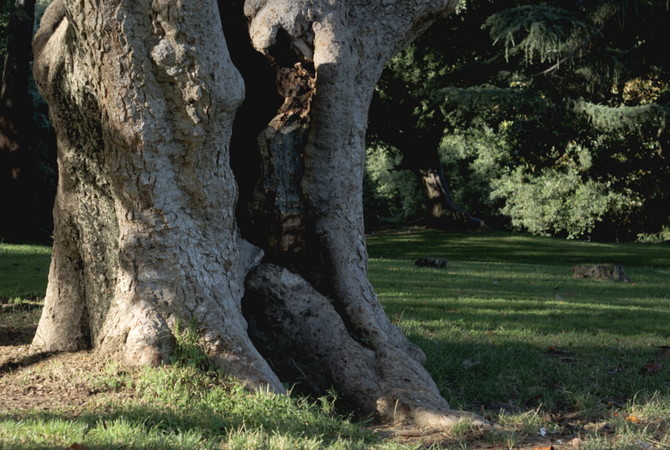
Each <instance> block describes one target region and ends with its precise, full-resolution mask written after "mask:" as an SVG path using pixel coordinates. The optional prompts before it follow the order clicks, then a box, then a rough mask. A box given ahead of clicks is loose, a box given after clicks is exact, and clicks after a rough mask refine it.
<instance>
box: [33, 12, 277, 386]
mask: <svg viewBox="0 0 670 450" xmlns="http://www.w3.org/2000/svg"><path fill="white" fill-rule="evenodd" d="M177 3H179V2H168V1H164V2H162V1H149V0H146V1H138V0H133V1H128V2H122V1H117V2H113V1H108V2H105V1H100V2H95V1H87V2H78V1H68V0H65V1H61V0H56V1H54V2H53V3H52V4H51V6H50V7H49V9H48V11H47V13H46V14H45V17H44V19H43V21H42V23H41V27H40V31H39V33H38V35H37V36H36V38H35V43H34V48H35V54H36V63H35V68H34V70H35V76H36V79H37V81H38V84H39V86H40V89H41V91H42V92H43V93H44V94H45V97H46V98H47V100H48V101H49V105H50V115H51V118H52V121H53V123H54V126H55V128H56V130H57V138H58V147H59V155H58V158H59V170H60V173H59V175H60V180H59V187H58V195H57V205H56V209H55V221H56V225H55V230H54V235H55V243H54V256H53V261H52V266H51V272H50V277H49V287H48V292H47V296H46V300H45V308H44V312H43V314H42V318H41V321H40V324H39V327H38V330H37V334H36V336H35V340H34V344H35V345H38V346H40V347H43V348H45V349H48V350H74V349H77V348H81V347H83V346H85V345H93V346H95V347H101V348H108V349H114V348H121V349H123V351H124V353H125V356H126V358H127V359H128V360H130V361H132V362H136V363H139V364H159V363H161V362H167V361H168V358H169V355H170V351H171V347H172V345H173V337H172V333H171V330H172V329H173V328H174V327H175V325H176V324H177V323H179V322H181V323H186V324H188V323H191V322H196V323H197V324H198V326H199V328H200V331H201V333H202V336H203V341H204V343H205V345H206V347H207V349H208V351H209V353H210V355H211V357H212V359H213V360H214V361H216V362H217V363H218V364H219V365H220V366H221V367H222V368H224V369H225V370H226V371H229V372H230V373H232V374H234V375H236V376H238V377H239V378H241V379H244V380H245V381H247V382H248V383H249V384H250V385H254V386H258V385H269V386H271V387H272V388H273V389H275V390H277V391H282V390H283V387H282V385H281V383H280V381H279V379H278V378H277V377H276V375H275V374H274V373H273V372H272V370H271V369H270V368H269V366H268V364H267V363H266V362H265V360H264V359H263V358H262V357H261V356H260V355H259V354H258V352H257V351H256V349H255V347H254V346H253V344H252V343H251V341H250V340H249V338H248V335H247V331H246V328H247V325H246V322H245V321H244V319H243V317H242V314H241V305H240V300H241V297H242V292H243V283H244V277H245V275H246V272H247V271H248V269H249V267H250V266H251V265H253V264H256V263H257V262H258V261H257V260H258V259H259V256H260V251H256V250H254V248H253V247H252V246H251V245H250V244H247V243H244V242H243V241H241V240H239V238H238V235H237V230H236V227H235V217H234V205H235V199H236V187H235V181H234V178H233V175H232V172H231V170H230V166H229V163H228V143H229V140H230V133H231V130H232V121H233V117H234V112H235V109H236V107H237V105H238V104H239V103H240V102H241V100H242V98H243V95H244V87H243V84H242V80H241V78H240V76H239V73H238V72H237V70H236V69H235V68H234V67H233V65H232V64H231V62H230V59H229V56H228V51H227V48H226V45H225V39H224V37H223V31H222V27H221V22H220V20H219V15H218V9H217V8H216V3H214V2H206V1H198V2H190V3H189V5H191V6H189V8H188V9H186V8H184V7H183V6H180V5H178V4H177ZM240 244H241V245H240ZM254 253H255V256H254Z"/></svg>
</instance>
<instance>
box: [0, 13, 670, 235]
mask: <svg viewBox="0 0 670 450" xmlns="http://www.w3.org/2000/svg"><path fill="white" fill-rule="evenodd" d="M240 3H241V2H240V1H239V0H235V1H231V2H219V6H220V8H221V10H222V11H223V14H222V18H223V20H224V21H227V22H228V25H226V29H227V31H226V32H227V33H228V34H229V33H234V34H235V36H237V38H238V39H242V38H244V36H245V34H246V33H247V31H246V29H245V28H246V27H245V26H244V24H243V22H242V23H233V21H231V20H230V18H231V17H233V15H230V14H228V12H230V11H233V10H235V9H239V8H240V6H239V5H240ZM0 12H1V17H0V21H1V22H2V35H1V36H0V41H1V44H2V46H1V48H2V50H1V53H2V55H1V56H2V60H3V69H2V78H1V81H2V103H1V104H0V136H1V138H0V192H2V193H3V206H2V210H3V211H4V213H3V218H2V220H1V221H0V237H2V239H5V240H8V239H9V240H32V241H42V242H46V241H48V240H49V239H50V235H51V227H52V221H51V205H52V203H53V196H54V194H55V178H56V170H55V144H54V141H53V136H52V133H51V130H50V128H49V124H48V123H47V121H46V106H45V105H44V103H43V101H42V100H41V99H39V98H36V92H35V90H34V88H33V87H32V80H31V77H30V75H29V70H30V60H31V57H32V54H31V51H30V35H31V33H32V16H33V13H34V0H28V1H2V2H0ZM40 13H41V12H40V11H38V15H39V14H40ZM669 18H670V17H669V15H668V7H667V4H666V3H665V2H662V1H636V2H625V1H621V2H605V1H596V2H578V3H574V2H560V1H555V2H543V3H541V4H537V3H535V2H524V1H503V2H493V1H484V0H482V1H469V2H465V3H464V8H463V9H462V10H461V11H460V12H459V14H458V15H455V16H453V17H451V18H449V19H446V20H442V21H439V22H438V23H436V24H435V25H433V26H432V27H431V28H430V29H429V30H428V32H426V33H424V34H423V35H422V36H421V37H420V38H419V39H418V40H417V41H416V42H415V43H414V44H413V45H412V46H411V47H409V48H408V49H407V50H405V51H404V52H403V53H402V54H400V55H398V56H397V57H395V58H394V59H393V60H392V61H391V62H390V63H389V65H388V67H387V69H386V71H385V73H384V75H383V77H382V79H381V80H380V83H379V86H378V89H377V91H376V96H375V99H374V101H373V104H372V109H371V114H370V125H369V130H368V131H369V133H368V134H369V142H370V145H371V146H372V147H377V148H378V149H380V150H378V151H377V153H376V155H377V157H378V158H382V159H389V158H390V159H389V161H396V162H395V163H387V165H388V164H390V167H392V171H393V173H391V175H389V177H390V178H391V179H390V180H381V181H380V180H379V179H372V178H371V175H370V173H368V175H367V176H366V190H365V194H366V224H367V227H368V228H369V229H374V228H376V227H379V226H384V225H388V224H392V225H399V224H402V223H408V222H413V223H414V222H416V221H417V220H421V223H425V224H427V225H429V226H438V227H443V228H451V229H454V228H470V229H478V228H479V226H480V224H481V222H480V219H481V220H483V221H485V223H486V224H487V225H489V226H492V227H493V228H509V227H513V228H517V229H521V230H527V231H530V232H532V233H536V234H552V235H557V236H570V237H577V238H579V237H589V238H593V239H600V240H614V239H616V240H629V239H634V238H635V237H636V236H637V235H638V234H639V233H648V234H650V233H651V234H653V233H658V232H660V231H662V230H664V229H666V230H667V227H668V224H669V222H670V218H669V217H670V206H669V203H670V200H669V198H668V187H667V183H666V181H665V180H666V179H667V178H668V173H669V172H670V163H669V162H668V155H667V153H668V151H667V147H668V131H667V127H666V124H665V121H666V117H667V111H668V103H669V101H670V100H669V98H670V94H669V93H668V92H669V88H668V79H669V76H668V68H669V67H670V63H669V62H668V58H669V55H668V54H667V52H665V51H662V50H660V49H659V47H658V43H659V42H667V41H668V40H669V39H670V36H669V33H670V32H669V31H668V27H667V26H666V24H667V22H668V19H669ZM280 39H281V37H280ZM279 47H281V46H277V48H279ZM250 49H251V46H250V45H249V46H248V49H247V50H246V51H245V52H242V53H240V52H241V50H240V49H238V48H237V47H231V53H232V57H233V59H234V60H235V63H236V65H237V66H238V68H239V70H240V71H241V72H242V73H243V74H244V77H245V80H247V83H254V80H258V79H263V78H264V79H265V80H266V81H267V80H269V79H272V78H274V75H273V73H272V69H271V67H270V65H269V64H268V63H267V61H266V60H265V58H264V57H263V56H262V55H260V54H257V53H256V54H254V52H252V51H249V50H250ZM273 58H274V61H275V64H276V65H277V66H281V67H285V68H286V70H290V68H291V67H292V64H293V63H294V62H296V57H295V55H293V54H292V52H284V53H283V54H278V55H273ZM255 85H257V86H266V87H267V86H270V85H271V83H268V82H264V83H255ZM246 95H247V98H246V100H245V102H244V103H243V104H242V106H241V108H240V109H239V110H238V113H237V117H236V122H237V123H238V124H240V125H237V126H236V130H238V131H236V132H235V133H234V134H233V145H232V147H233V148H245V149H246V150H245V151H244V152H234V153H233V154H231V159H232V165H233V168H235V167H241V165H244V166H245V167H246V168H245V170H246V171H247V172H246V173H245V176H244V177H238V183H239V185H240V199H239V202H238V209H239V211H240V212H241V214H240V217H241V218H242V219H241V220H245V219H244V217H245V216H247V217H248V216H249V215H248V214H244V211H243V210H244V209H245V208H248V207H249V205H253V204H254V200H253V197H254V189H255V187H254V185H255V178H256V177H257V176H258V175H259V174H260V171H262V170H267V168H266V169H262V168H261V167H260V165H259V164H258V162H259V161H260V158H259V155H258V149H257V146H256V136H257V135H258V133H259V132H260V131H262V130H259V129H253V128H250V127H246V126H242V125H241V124H243V123H248V121H247V120H246V118H247V117H249V116H254V115H258V114H260V115H265V116H266V117H269V118H271V117H272V114H273V112H274V111H276V108H277V106H278V105H280V104H281V101H282V100H281V98H280V97H279V95H278V94H277V93H276V91H275V92H272V91H271V89H268V90H267V91H263V89H258V88H253V89H248V90H247V94H246ZM296 138H299V137H296ZM382 154H386V155H388V156H381V157H380V156H379V155H382ZM398 157H399V158H400V159H397V158H398ZM250 167H257V172H256V173H255V174H252V173H250V172H249V170H250V169H249V168H250ZM379 170H381V169H379ZM236 171H239V169H237V170H236ZM403 171H409V172H411V173H413V174H414V175H413V176H414V177H415V181H413V182H411V183H408V179H407V178H405V179H404V181H403V183H404V184H400V183H397V182H396V181H394V178H393V177H396V176H400V173H401V172H403ZM373 177H374V174H373ZM554 185H558V186H560V188H555V189H553V188H551V186H554ZM380 189H381V190H384V192H383V193H382V194H380V192H381V191H380ZM552 189H553V190H552ZM389 192H396V194H395V196H394V195H391V194H389ZM407 198H410V199H413V200H412V201H413V202H414V203H412V202H409V203H411V204H409V203H408V201H407V200H406V199H407ZM403 202H404V204H403ZM28 205H29V207H27V206H28ZM252 207H253V206H252ZM262 207H263V206H262V205H256V206H255V208H256V209H258V208H262ZM403 208H404V211H401V212H398V211H399V210H401V209H403ZM475 216H476V217H475ZM243 229H245V230H249V232H250V233H256V234H257V235H259V236H262V235H263V234H264V233H265V231H264V230H263V227H262V224H260V223H258V222H256V223H252V221H251V219H248V220H247V223H246V225H245V226H244V227H243ZM253 230H256V231H253Z"/></svg>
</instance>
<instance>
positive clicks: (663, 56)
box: [368, 0, 670, 239]
mask: <svg viewBox="0 0 670 450" xmlns="http://www.w3.org/2000/svg"><path fill="white" fill-rule="evenodd" d="M669 19H670V11H669V9H668V6H667V4H666V2H660V1H638V2H628V1H620V2H605V1H600V2H598V1H596V2H561V1H553V2H541V3H539V4H538V3H537V2H524V1H511V0H507V1H497V2H492V1H469V2H467V3H466V4H465V6H464V9H463V10H462V11H461V13H460V14H459V15H458V16H455V17H452V18H450V19H448V20H446V21H442V22H439V23H438V24H436V25H434V26H433V27H432V28H431V29H430V30H429V31H428V32H427V33H426V34H424V35H423V36H422V37H421V38H419V40H418V41H417V42H416V43H415V44H414V45H413V46H411V47H409V48H408V49H407V50H405V51H404V52H402V53H401V54H400V55H398V56H397V57H396V58H394V59H393V60H392V61H391V63H390V64H389V65H388V68H387V70H386V72H385V74H384V76H383V78H382V80H381V82H380V84H379V88H378V93H377V94H378V95H377V96H376V99H375V104H376V106H375V105H373V112H376V113H377V115H376V116H375V115H372V116H371V125H370V130H371V135H372V142H375V143H376V144H375V145H376V147H377V148H379V147H381V148H387V149H388V150H387V151H386V153H385V154H381V153H380V152H371V155H370V156H371V157H372V159H374V160H376V161H375V162H372V163H370V164H369V165H370V166H373V167H377V166H379V165H380V163H379V162H378V161H379V160H383V161H385V164H389V161H393V160H398V159H401V161H400V162H399V163H398V164H396V167H397V168H398V169H411V168H412V166H413V165H415V164H416V161H417V160H420V161H421V163H422V164H425V163H426V161H428V160H429V159H430V157H429V156H425V155H426V154H429V153H431V152H432V153H435V152H437V153H438V154H439V159H440V161H441V163H442V164H443V165H444V166H445V168H446V172H447V176H448V178H449V179H450V181H451V187H452V190H453V192H454V197H455V199H456V201H457V202H458V203H460V204H461V205H463V206H464V207H465V208H466V209H468V210H471V211H472V212H473V213H474V214H476V215H478V216H480V217H483V218H485V219H487V222H488V223H489V224H493V225H495V226H508V225H511V226H512V227H514V228H518V229H525V230H528V231H531V232H533V233H536V234H551V235H557V236H567V237H572V238H577V237H583V236H589V235H593V237H594V238H598V239H615V238H616V239H630V238H634V237H636V236H637V235H638V234H639V233H654V232H659V231H660V230H663V228H664V227H668V224H669V223H670V197H669V192H670V188H669V187H668V185H667V183H666V179H667V178H668V174H669V173H670V159H669V157H668V136H669V133H668V130H667V127H666V120H667V119H666V118H667V114H668V111H669V110H670V109H669V106H668V105H669V104H670V84H669V80H670V77H669V73H670V72H669V70H670V63H669V57H668V54H667V52H664V51H661V50H660V48H659V47H658V43H659V42H667V41H668V40H669V39H670V31H669V28H668V27H667V23H668V20H669ZM436 130H438V134H439V136H436ZM419 154H422V155H424V156H417V155H419ZM396 179H400V176H399V175H397V174H396V175H394V177H391V178H384V177H382V176H380V175H378V174H376V175H374V176H371V177H370V178H369V181H370V187H369V188H370V190H372V191H375V190H377V191H379V190H384V191H385V192H391V191H393V190H394V185H393V184H392V183H393V182H394V181H395V180H396ZM368 206H369V207H370V208H374V207H375V206H377V205H375V204H369V205H368ZM384 213H385V212H384V211H381V212H380V214H377V216H379V217H381V218H382V219H385V218H386V219H390V221H393V219H394V217H393V216H388V217H385V216H384ZM421 214H422V211H421V209H420V208H417V209H415V210H414V211H413V212H412V213H411V214H407V213H406V214H405V216H414V217H415V218H418V217H419V216H420V215H421Z"/></svg>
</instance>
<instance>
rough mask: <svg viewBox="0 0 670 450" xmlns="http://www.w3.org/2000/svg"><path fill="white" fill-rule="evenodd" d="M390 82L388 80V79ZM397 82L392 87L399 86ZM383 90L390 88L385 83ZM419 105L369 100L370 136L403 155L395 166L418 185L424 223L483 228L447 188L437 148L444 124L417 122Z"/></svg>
mask: <svg viewBox="0 0 670 450" xmlns="http://www.w3.org/2000/svg"><path fill="white" fill-rule="evenodd" d="M387 82H389V80H387ZM390 82H392V83H396V85H395V86H394V87H393V88H391V89H402V87H401V86H398V85H397V83H398V82H397V80H391V81H390ZM384 88H385V89H389V87H387V86H385V87H384ZM418 107H419V105H416V104H412V103H408V102H398V101H397V99H391V100H390V101H389V100H383V99H382V98H380V96H379V95H376V96H374V97H373V99H372V105H371V120H370V126H371V134H372V136H373V139H374V140H376V141H378V142H379V141H381V142H383V143H386V144H390V145H392V146H394V147H395V148H396V149H398V150H399V151H400V153H401V154H402V160H401V162H400V164H399V165H398V167H396V169H401V170H409V171H410V172H412V173H413V174H414V176H415V177H416V179H417V181H418V184H419V185H420V186H421V191H422V192H421V193H422V195H423V198H424V202H425V205H426V216H425V223H426V224H427V225H428V226H431V227H438V228H447V229H454V228H476V229H479V228H483V227H484V226H485V224H484V221H483V220H481V219H479V218H477V217H475V216H473V215H472V214H470V212H468V211H467V210H465V209H463V208H462V207H461V206H460V205H458V204H457V203H456V202H455V201H454V199H453V195H452V191H451V189H450V187H449V180H448V178H447V176H446V174H445V172H444V167H443V165H442V162H441V161H440V156H439V154H438V149H439V147H440V142H441V141H442V138H443V136H444V125H443V124H442V123H440V122H439V121H438V120H433V121H432V123H430V124H419V123H417V119H416V115H415V114H416V111H415V109H416V108H418Z"/></svg>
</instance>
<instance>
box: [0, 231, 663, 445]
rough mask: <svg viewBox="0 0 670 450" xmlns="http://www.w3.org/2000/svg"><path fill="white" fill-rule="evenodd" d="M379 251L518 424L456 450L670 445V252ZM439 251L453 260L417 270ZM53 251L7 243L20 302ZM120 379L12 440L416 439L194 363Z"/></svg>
mask: <svg viewBox="0 0 670 450" xmlns="http://www.w3.org/2000/svg"><path fill="white" fill-rule="evenodd" d="M368 245H369V252H370V256H371V257H370V262H369V272H370V279H371V280H372V283H373V285H374V286H375V288H376V289H377V292H378V293H379V296H380V298H381V301H382V303H383V305H384V308H385V309H386V311H387V313H388V315H389V316H390V317H391V319H392V320H393V321H394V322H395V323H396V324H397V325H398V326H399V327H400V328H401V329H402V330H403V331H404V332H405V333H406V334H407V335H408V336H409V337H410V339H412V340H413V341H414V342H416V343H418V344H419V345H420V346H421V347H422V348H423V349H424V351H425V352H426V355H427V357H428V362H427V368H428V370H429V371H430V372H431V374H432V375H433V377H434V379H435V381H436V383H437V384H438V386H439V388H440V390H441V392H442V393H443V395H444V396H445V398H446V399H447V400H448V401H449V403H450V404H451V405H452V407H454V408H459V409H466V410H469V411H474V412H477V413H478V414H482V415H484V416H486V417H488V418H489V419H491V420H494V421H495V422H497V423H499V424H501V425H502V426H503V430H497V431H493V432H489V433H488V434H485V435H483V436H482V435H473V434H472V433H471V432H470V431H469V430H467V429H464V430H462V431H461V433H460V434H458V433H456V434H455V435H454V434H452V435H450V436H449V441H448V442H449V444H448V445H446V446H447V447H448V448H459V447H460V446H463V447H465V446H467V445H475V444H476V443H481V442H482V440H483V441H485V442H489V443H493V444H496V445H498V446H500V447H512V446H515V445H520V444H522V443H528V442H531V443H532V442H533V441H532V439H533V438H534V437H538V436H539V435H540V434H541V433H545V434H546V435H547V436H546V437H548V438H551V443H552V444H553V445H555V446H556V447H557V448H560V445H561V443H564V444H565V445H568V441H570V440H571V439H573V438H575V437H577V438H579V439H581V448H587V449H588V448H592V449H603V448H670V438H669V437H668V435H669V434H670V433H668V430H669V429H670V370H669V369H670V358H664V356H666V354H664V353H663V350H662V349H660V348H659V347H661V346H670V276H669V275H670V252H669V251H668V250H670V246H668V245H667V244H635V243H627V244H600V243H587V242H576V241H565V240H559V239H551V238H538V237H531V236H527V235H522V234H510V233H475V234H459V233H445V232H440V231H431V230H408V231H404V232H395V233H394V232H384V233H379V234H375V235H372V236H370V237H369V239H368ZM426 256H428V257H430V256H432V257H443V258H445V259H447V260H448V265H447V268H445V269H432V268H420V267H417V266H415V265H414V260H415V259H416V258H419V257H426ZM48 259H49V250H48V249H46V248H44V247H31V246H8V245H4V244H2V245H0V270H1V272H0V298H4V299H5V300H4V303H7V302H8V301H10V300H9V299H13V300H11V301H12V302H14V303H16V304H20V303H21V302H23V301H25V299H26V298H29V299H30V298H32V297H34V296H41V295H43V292H44V289H45V283H46V273H47V269H48ZM577 263H618V264H622V265H623V266H624V268H625V270H626V272H627V274H628V275H629V276H630V278H631V279H632V280H633V283H617V282H611V281H595V280H578V279H573V278H572V276H571V275H572V265H573V264H577ZM4 306H5V307H6V306H9V305H7V304H5V305H4ZM3 311H7V312H11V310H10V309H7V308H3ZM4 313H5V312H3V314H4ZM3 325H4V322H3V321H0V326H3ZM666 353H667V352H666ZM110 373H111V375H105V374H102V375H96V376H91V377H90V378H89V380H88V381H86V382H87V383H92V384H93V385H95V386H99V385H104V386H107V388H109V389H110V391H116V390H118V389H128V390H130V391H132V392H134V394H133V395H134V396H133V397H132V399H130V400H119V399H116V398H115V399H113V400H110V401H109V402H108V403H105V405H104V408H103V409H104V412H101V411H99V410H98V409H92V410H86V411H83V412H80V413H77V414H74V415H73V414H72V413H71V412H64V411H50V412H48V414H45V413H37V412H35V413H30V414H24V415H22V417H20V418H16V417H13V416H6V415H5V416H0V448H3V446H7V447H10V448H13V447H12V445H14V444H15V445H19V446H23V448H62V445H61V444H65V445H66V446H67V445H70V444H71V443H72V442H75V441H76V442H79V443H81V444H84V445H87V446H88V448H108V447H106V445H112V444H110V443H113V444H114V445H115V446H123V445H125V446H127V447H131V448H218V447H224V448H326V447H332V448H372V447H384V448H393V447H403V448H406V447H407V446H408V445H406V444H402V445H401V444H399V443H398V442H397V441H388V440H385V439H384V438H383V437H380V436H377V435H374V434H373V433H371V432H370V431H369V430H367V429H366V428H364V426H363V425H361V424H356V423H352V422H349V421H347V420H344V419H342V418H338V417H337V416H335V415H334V414H333V412H332V405H331V403H330V400H329V399H322V400H321V401H318V402H317V403H316V404H311V403H309V404H308V403H306V402H304V401H302V400H295V399H294V400H287V399H272V398H265V397H262V396H261V397H257V398H255V397H253V396H252V397H249V396H247V394H244V393H243V392H241V391H240V390H239V389H237V388H235V387H234V386H233V387H230V385H229V384H228V385H227V384H226V383H223V385H222V386H220V387H219V386H216V387H215V385H216V384H217V382H216V381H215V380H214V379H212V378H211V377H208V376H206V375H197V374H194V373H193V371H192V368H190V367H188V365H182V366H177V367H172V368H164V369H160V370H155V369H152V370H148V371H145V372H143V373H142V375H141V376H139V377H135V378H132V379H131V377H128V376H127V375H124V374H123V372H118V371H116V370H112V371H111V372H110ZM119 386H120V387H119ZM235 405H238V406H235ZM310 405H311V406H310ZM31 436H38V437H40V436H41V437H40V438H39V439H42V440H41V441H39V442H38V441H36V440H35V439H37V438H35V437H31ZM124 436H125V437H124ZM132 436H134V437H132ZM142 436H145V437H142ZM47 441H48V442H51V443H52V444H53V446H52V447H49V446H48V445H47V444H45V442H47ZM168 444H169V445H168ZM59 445H61V446H60V447H59Z"/></svg>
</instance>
